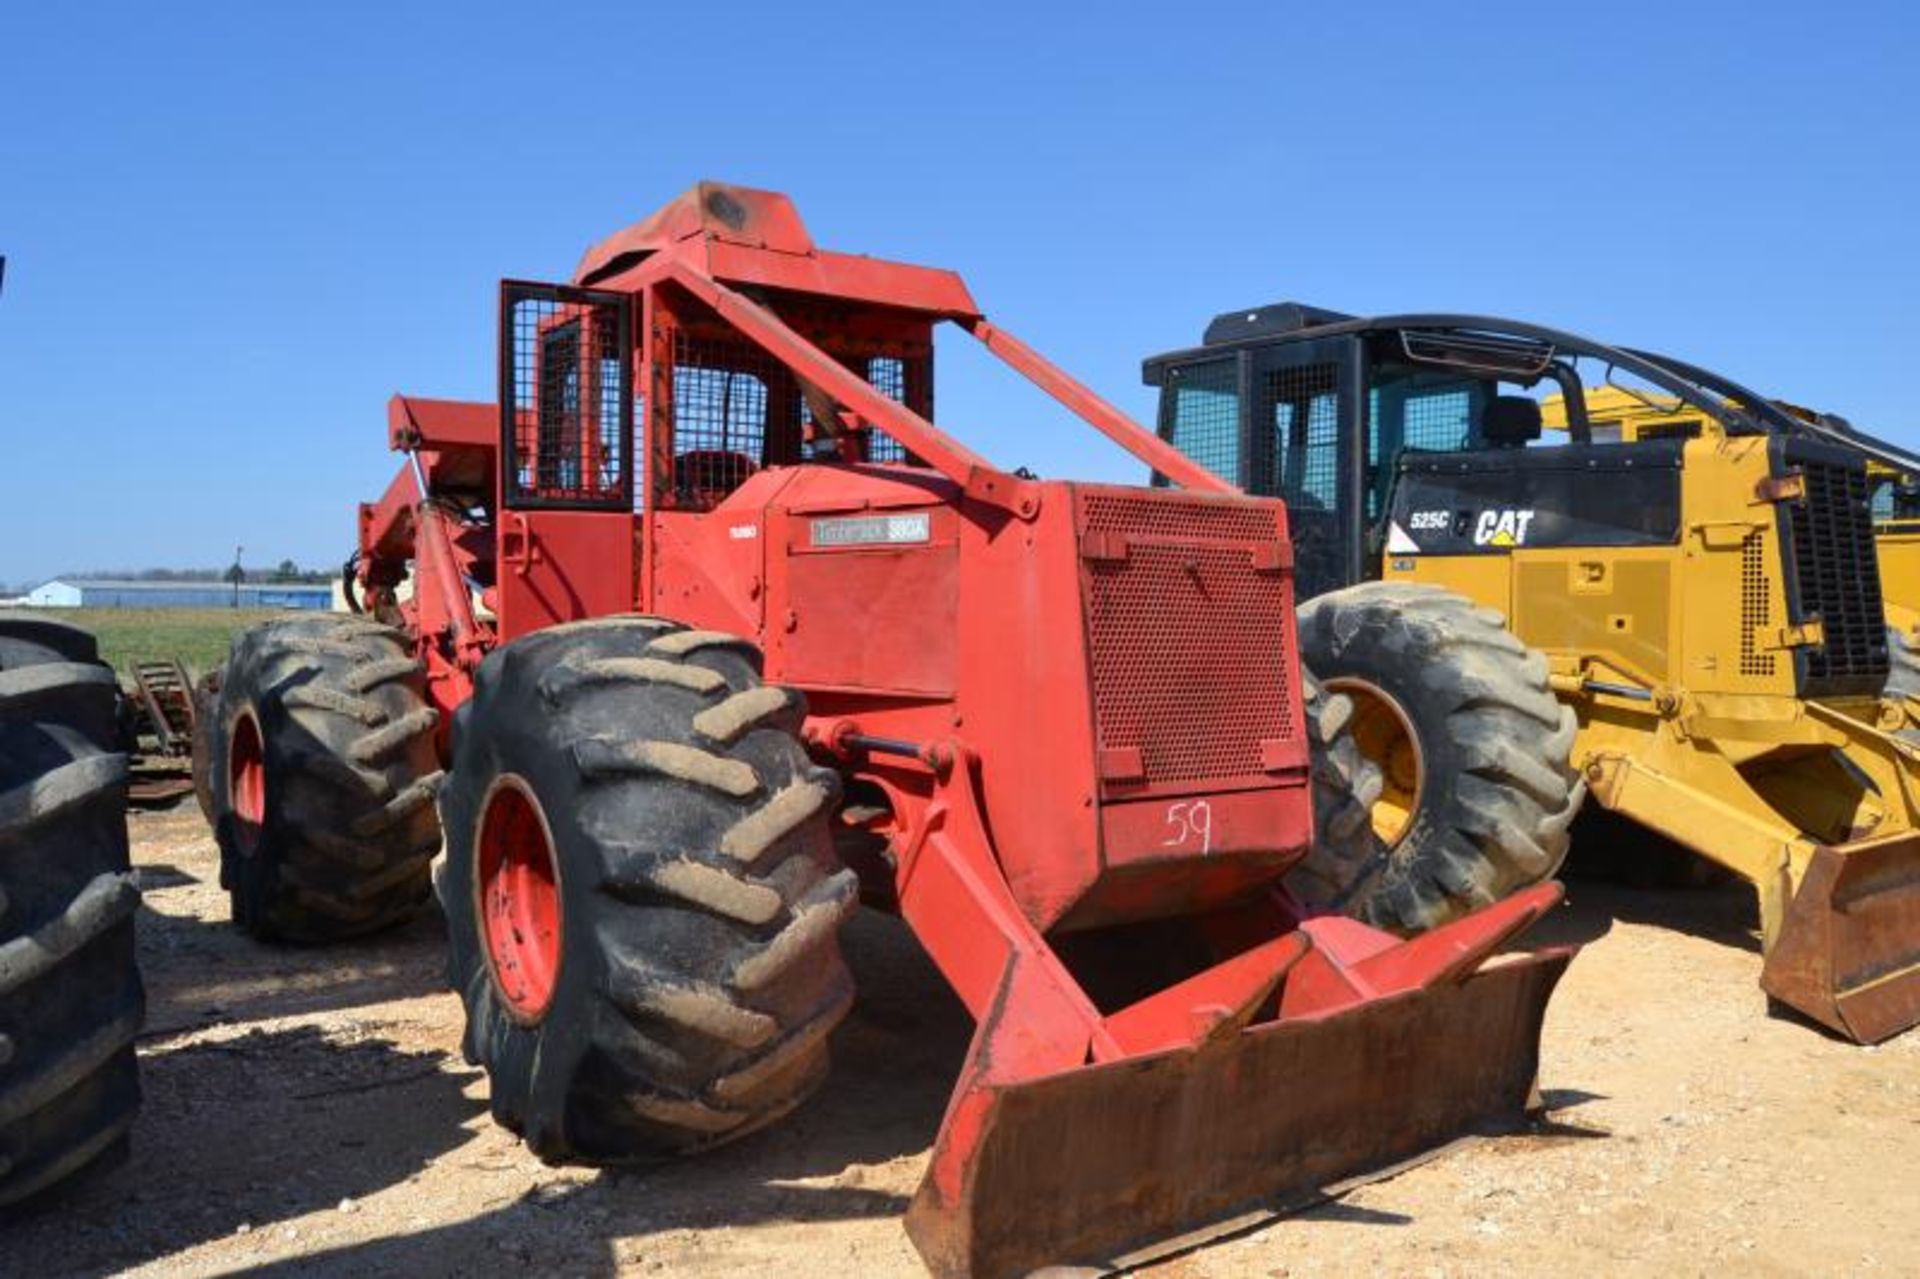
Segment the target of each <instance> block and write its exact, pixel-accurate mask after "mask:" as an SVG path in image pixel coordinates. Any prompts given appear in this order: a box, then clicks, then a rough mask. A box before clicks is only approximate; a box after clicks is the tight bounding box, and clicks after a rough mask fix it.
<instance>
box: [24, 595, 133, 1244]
mask: <svg viewBox="0 0 1920 1279" xmlns="http://www.w3.org/2000/svg"><path fill="white" fill-rule="evenodd" d="M118 698H119V691H118V688H117V686H116V684H115V681H114V676H113V672H112V671H111V670H110V669H108V668H107V667H106V666H105V665H104V664H102V663H101V662H100V660H99V657H98V651H97V649H96V648H95V645H94V641H93V639H92V637H90V636H88V635H87V634H86V633H85V632H83V631H79V630H76V629H74V628H73V627H69V626H64V625H60V624H58V623H52V622H42V621H37V620H27V619H20V618H0V1208H4V1207H6V1206H8V1205H16V1204H21V1203H24V1202H27V1201H29V1200H32V1199H34V1198H36V1197H37V1196H39V1195H41V1194H42V1193H43V1192H45V1191H47V1190H49V1189H51V1188H53V1187H54V1186H56V1185H59V1184H60V1183H62V1182H64V1181H65V1180H66V1179H67V1178H69V1177H71V1176H73V1175H74V1174H75V1173H77V1172H79V1171H81V1170H82V1169H84V1168H88V1167H90V1166H98V1165H100V1164H103V1163H104V1162H107V1161H108V1160H110V1159H112V1158H114V1157H117V1156H118V1155H119V1154H120V1153H122V1152H124V1150H125V1147H126V1140H127V1132H128V1129H129V1128H131V1127H132V1124H133V1119H134V1114H135V1112H136V1111H137V1110H138V1109H139V1105H140V1084H139V1077H138V1068H137V1066H136V1063H135V1059H134V1046H133V1041H134V1036H135V1034H136V1033H137V1032H138V1031H139V1029H140V1025H141V1021H142V1018H143V1017H144V1016H145V1011H146V997H145V993H144V991H143V990H142V987H141V984H140V973H139V969H138V967H137V966H136V964H135V956H134V913H135V910H136V909H137V907H138V906H139V901H140V894H139V890H138V889H137V888H136V887H135V885H134V880H133V875H132V873H131V867H130V865H129V861H128V856H127V825H126V810H127V757H126V755H125V754H124V753H122V752H121V751H120V750H119V749H118V745H119V733H120V725H119V714H118V705H117V703H118Z"/></svg>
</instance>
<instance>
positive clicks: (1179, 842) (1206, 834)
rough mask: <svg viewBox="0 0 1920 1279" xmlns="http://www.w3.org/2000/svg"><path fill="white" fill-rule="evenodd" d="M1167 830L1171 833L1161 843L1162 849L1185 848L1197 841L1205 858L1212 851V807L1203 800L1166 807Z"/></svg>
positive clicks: (1181, 802) (1183, 801) (1182, 801)
mask: <svg viewBox="0 0 1920 1279" xmlns="http://www.w3.org/2000/svg"><path fill="white" fill-rule="evenodd" d="M1167 830H1168V831H1170V832H1172V833H1171V834H1169V835H1168V836H1167V838H1166V839H1164V840H1162V841H1161V846H1162V847H1163V848H1185V847H1186V846H1187V845H1188V844H1191V843H1192V842H1193V841H1194V840H1195V839H1198V840H1199V841H1200V855H1201V856H1202V857H1205V856H1206V855H1207V854H1208V853H1210V852H1212V851H1213V805H1211V804H1209V803H1208V802H1207V801H1206V800H1204V799H1196V800H1192V801H1187V800H1181V801H1180V802H1179V803H1177V804H1169V805H1167Z"/></svg>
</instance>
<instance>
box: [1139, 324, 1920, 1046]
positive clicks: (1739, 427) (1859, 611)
mask: <svg viewBox="0 0 1920 1279" xmlns="http://www.w3.org/2000/svg"><path fill="white" fill-rule="evenodd" d="M1145 376H1146V380H1147V382H1148V383H1149V384H1150V385H1154V386H1157V387H1159V388H1160V390H1161V400H1160V420H1159V429H1160V432H1161V434H1162V435H1163V437H1165V438H1166V439H1168V440H1170V441H1171V442H1172V443H1173V444H1175V445H1176V446H1177V447H1178V448H1180V449H1181V450H1182V451H1183V452H1185V453H1187V454H1188V455H1189V456H1191V457H1193V458H1194V459H1196V460H1198V461H1200V462H1201V463H1203V464H1204V465H1206V466H1208V467H1210V468H1211V469H1213V470H1215V471H1216V472H1219V473H1220V474H1222V475H1225V476H1226V477H1228V478H1230V479H1233V480H1235V481H1237V482H1238V483H1239V484H1240V485H1241V486H1242V487H1244V488H1245V489H1247V490H1248V491H1250V492H1254V493H1259V494H1263V495H1271V496H1278V497H1282V498H1284V499H1285V500H1286V502H1287V505H1288V509H1289V512H1290V514H1291V516H1292V528H1293V537H1294V553H1295V559H1296V564H1297V577H1296V580H1297V582H1298V587H1299V590H1300V593H1301V596H1302V598H1303V599H1307V600H1308V602H1306V603H1304V604H1303V605H1302V606H1301V608H1300V626H1301V657H1302V660H1303V661H1304V662H1305V663H1306V664H1307V666H1308V667H1309V668H1310V669H1311V670H1312V671H1313V672H1314V674H1315V675H1316V676H1317V677H1318V678H1319V679H1321V680H1322V681H1324V682H1325V683H1326V684H1327V685H1328V686H1329V687H1331V688H1333V689H1335V690H1336V691H1338V692H1341V693H1344V694H1345V695H1346V696H1347V697H1348V698H1349V699H1350V700H1351V701H1352V703H1353V704H1354V706H1355V712H1354V713H1355V720H1356V722H1355V735H1356V737H1357V738H1358V739H1359V740H1360V741H1361V743H1362V745H1363V746H1364V747H1365V748H1366V751H1367V753H1368V754H1369V755H1370V756H1371V757H1372V758H1374V759H1375V760H1376V761H1377V762H1378V763H1379V764H1380V765H1381V773H1382V775H1383V782H1382V785H1381V787H1380V791H1379V795H1378V797H1377V799H1376V801H1375V803H1374V809H1373V811H1374V823H1373V825H1374V832H1375V835H1376V837H1377V847H1376V849H1375V850H1374V852H1373V853H1372V855H1370V856H1368V857H1366V858H1363V859H1360V860H1357V861H1345V862H1333V861H1331V860H1328V859H1322V860H1321V862H1320V863H1319V864H1318V865H1317V867H1316V869H1317V870H1318V871H1319V874H1320V883H1321V889H1322V896H1323V898H1325V899H1326V900H1327V901H1329V902H1332V903H1338V904H1341V905H1343V906H1345V907H1346V908H1347V909H1348V910H1350V911H1352V912H1353V913H1355V914H1358V915H1360V916H1361V917H1362V918H1366V919H1369V920H1371V921H1374V922H1378V923H1385V924H1388V925H1390V926H1392V927H1395V928H1397V929H1399V930H1401V931H1418V930H1420V929H1423V928H1427V927H1431V926H1432V925H1434V924H1436V923H1439V922H1441V921H1444V920H1446V919H1448V918H1451V917H1453V916H1454V915H1455V914H1457V913H1458V912H1460V911H1463V910H1466V909H1469V908H1471V907H1473V906H1474V905H1476V904H1478V903H1480V902H1483V901H1485V900H1488V899H1489V898H1493V897H1499V896H1502V895H1504V894H1506V893H1508V892H1512V891H1515V890H1516V889H1517V888H1518V887H1519V886H1521V885H1524V884H1527V883H1531V882H1534V881H1536V880H1538V879H1540V878H1542V877H1545V876H1547V875H1549V874H1551V873H1552V872H1553V870H1554V869H1555V868H1556V867H1557V865H1558V864H1559V860H1560V858H1561V857H1562V856H1563V855H1564V853H1565V851H1566V847H1567V843H1568V838H1569V836H1568V825H1569V823H1570V822H1571V819H1572V816H1573V810H1574V808H1575V807H1577V806H1578V804H1579V802H1580V799H1581V794H1580V789H1581V787H1582V786H1584V788H1585V790H1586V793H1587V794H1590V795H1591V796H1592V797H1593V799H1594V800H1595V801H1597V802H1598V803H1600V804H1602V805H1604V806H1605V807H1606V808H1608V809H1611V810H1613V811H1614V812H1616V813H1619V814H1621V815H1623V816H1625V817H1627V818H1630V819H1632V820H1634V821H1636V822H1638V823H1640V824H1642V825H1644V826H1646V827H1648V828H1650V829H1652V830H1654V831H1657V832H1659V833H1660V834H1662V835H1665V836H1667V837H1668V838H1670V839H1673V840H1675V841H1677V842H1679V843H1681V844H1683V845H1685V846H1686V847H1688V848H1690V849H1692V850H1693V851H1694V852H1696V853H1699V854H1700V855H1702V856H1704V857H1707V858H1710V859H1712V860H1713V861H1715V862H1718V863H1720V864H1721V865H1723V866H1725V867H1727V868H1729V869H1730V870H1732V871H1734V872H1736V873H1737V874H1739V875H1741V876H1743V877H1745V878H1746V879H1747V880H1749V881H1750V882H1751V883H1752V884H1753V885H1754V887H1755V889H1756V890H1757V891H1758V893H1759V898H1760V929H1761V939H1762V945H1763V948H1764V952H1765V962H1764V966H1763V968H1762V973H1761V985H1762V986H1763V987H1764V988H1765V989H1766V991H1767V992H1768V993H1769V994H1770V995H1772V996H1773V997H1775V998H1777V999H1779V1000H1780V1001H1782V1002H1784V1003H1786V1004H1788V1005H1790V1006H1792V1007H1793V1008H1795V1009H1798V1010H1799V1011H1800V1012H1802V1013H1804V1014H1806V1015H1808V1016H1810V1017H1813V1018H1815V1019H1817V1020H1818V1021H1820V1022H1822V1023H1824V1024H1826V1025H1827V1026H1829V1027H1831V1028H1833V1029H1834V1030H1836V1031H1838V1032H1840V1033H1842V1034H1844V1035H1847V1036H1850V1037H1852V1038H1854V1039H1856V1040H1860V1041H1863V1042H1872V1041H1875V1040H1879V1039H1883V1038H1885V1037H1887V1036H1889V1035H1892V1034H1894V1033H1896V1032H1898V1031H1900V1030H1902V1029H1904V1028H1905V1027H1907V1026H1909V1025H1912V1024H1913V1023H1914V1022H1915V1021H1916V1020H1920V752H1916V748H1915V747H1914V746H1913V745H1911V744H1909V743H1907V742H1905V741H1902V740H1901V739H1899V738H1897V737H1896V736H1894V735H1893V734H1892V733H1890V732H1889V731H1887V730H1886V729H1885V728H1884V727H1881V726H1879V720H1880V716H1879V710H1878V706H1877V702H1878V699H1879V697H1880V695H1881V690H1882V688H1883V686H1884V685H1885V684H1886V681H1887V674H1888V668H1889V655H1888V643H1887V623H1886V613H1885V608H1884V605H1883V602H1882V598H1881V591H1880V581H1879V562H1878V558H1877V556H1876V547H1875V538H1874V526H1873V520H1872V517H1871V514H1870V512H1869V509H1868V495H1869V491H1870V486H1871V483H1872V480H1871V477H1870V476H1869V473H1868V469H1867V464H1866V461H1865V459H1864V457H1863V454H1862V452H1861V450H1860V448H1859V447H1858V442H1857V439H1852V438H1842V433H1840V432H1838V431H1836V430H1835V429H1834V428H1833V427H1831V426H1830V425H1828V424H1826V423H1823V422H1817V421H1816V422H1808V421H1805V420H1803V419H1802V418H1799V417H1796V416H1794V415H1793V414H1791V413H1788V412H1786V411H1783V410H1782V409H1780V408H1778V407H1777V406H1775V405H1774V404H1772V403H1771V402H1769V401H1768V400H1766V399H1765V398H1764V397H1762V396H1759V395H1756V394H1754V393H1753V392H1751V391H1748V390H1746V389H1745V388H1743V387H1740V386H1738V385H1736V384H1734V383H1732V382H1729V381H1727V380H1726V379H1724V378H1721V377H1718V376H1717V375H1714V374H1711V373H1708V372H1706V371H1705V370H1702V369H1699V368H1696V367H1694V366H1692V365H1688V364H1685V363H1682V362H1679V361H1675V360H1669V359H1665V358H1662V357H1656V356H1650V355H1646V354H1643V353H1638V352H1633V351H1628V350H1622V349H1619V348H1614V347H1609V346H1605V345H1603V344H1601V343H1597V342H1593V341H1590V340H1588V339H1585V338H1581V337H1576V336H1574V335H1573V334H1569V333H1563V332H1558V331H1555V330H1552V329H1546V328H1542V327H1539V326H1537V325H1531V324H1524V323H1518V322H1514V321H1509V320H1498V319H1489V318H1485V317H1478V316H1463V315H1403V316H1391V317H1384V318H1376V319H1356V318H1353V317H1350V316H1345V315H1340V314H1337V313H1335V312H1330V311H1324V310H1320V309H1317V308H1313V307H1307V306H1302V305H1299V304H1295V303H1283V304H1280V305H1276V306H1269V307H1263V308H1258V309H1255V310H1251V311H1240V312H1233V313H1230V314H1227V315H1223V316H1221V317H1219V318H1218V319H1216V320H1215V321H1214V322H1213V323H1212V324H1211V325H1210V326H1209V327H1208V330H1207V333H1206V337H1205V340H1204V344H1203V345H1202V346H1200V347H1198V348H1194V349H1191V350H1185V351H1178V352H1173V353H1170V354H1167V355H1161V356H1157V357H1154V358H1152V359H1149V360H1148V361H1147V362H1146V364H1145ZM1609 388H1613V389H1616V390H1619V391H1621V392H1622V393H1630V394H1632V395H1635V396H1638V397H1641V398H1642V399H1643V400H1644V401H1647V402H1658V403H1663V404H1667V405H1672V406H1684V411H1685V413H1686V414H1687V415H1688V417H1689V418H1691V419H1693V420H1694V425H1693V426H1691V427H1689V428H1688V429H1686V430H1684V431H1674V432H1668V433H1663V434H1659V435H1650V436H1648V437H1638V436H1636V437H1634V438H1627V437H1626V435H1625V433H1624V432H1620V431H1616V430H1607V429H1603V423H1602V420H1601V419H1602V414H1601V411H1600V407H1601V404H1602V403H1604V402H1605V401H1603V400H1602V399H1601V396H1602V394H1603V393H1604V392H1605V391H1606V390H1607V389H1609ZM1546 393H1554V394H1558V395H1559V396H1560V397H1561V398H1562V402H1563V412H1564V416H1565V420H1566V427H1567V435H1566V439H1565V442H1563V443H1549V442H1547V441H1545V440H1543V438H1542V426H1543V414H1542V410H1541V397H1542V396H1543V395H1544V394H1546ZM1655 397H1661V398H1659V399H1656V398H1655ZM1308 597H1317V598H1308ZM1561 716H1563V717H1564V718H1557V717H1561Z"/></svg>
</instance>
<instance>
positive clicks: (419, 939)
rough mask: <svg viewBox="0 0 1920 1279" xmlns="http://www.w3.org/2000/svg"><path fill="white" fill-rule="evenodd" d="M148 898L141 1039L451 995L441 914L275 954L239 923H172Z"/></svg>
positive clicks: (161, 903)
mask: <svg viewBox="0 0 1920 1279" xmlns="http://www.w3.org/2000/svg"><path fill="white" fill-rule="evenodd" d="M166 905H167V903H166V901H165V899H164V898H163V897H161V896H160V895H158V894H149V895H148V897H147V898H146V901H145V903H144V905H143V907H142V909H141V912H140V917H139V930H140V965H141V969H142V971H143V972H144V973H145V975H146V982H147V1029H146V1031H145V1033H144V1034H143V1035H142V1038H143V1039H147V1040H151V1039H155V1038H159V1037H162V1036H167V1035H177V1034H180V1033H183V1032H185V1031H189V1030H194V1029H198V1028H200V1027H204V1026H218V1025H230V1024H232V1023H235V1022H249V1021H259V1020H262V1019H264V1018H269V1017H296V1016H304V1015H306V1014H310V1013H321V1012H335V1011H339V1010H343V1009H350V1008H357V1007H362V1006H365V1005H368V1004H377V1003H384V1002H386V1001H388V1000H394V999H407V998H411V997H414V996H418V995H429V994H435V993H438V992H439V991H442V990H444V989H445V988H446V925H445V923H444V921H443V920H442V918H441V915H440V912H439V908H438V907H437V906H431V905H430V906H429V907H428V909H427V910H426V911H425V912H424V913H423V914H422V915H420V916H419V917H418V918H416V919H414V920H412V921H411V922H409V923H407V924H405V925H403V926H401V927H399V928H397V929H394V930H392V931H391V932H386V933H381V934H379V935H378V936H374V937H368V938H365V939H362V940H359V941H352V942H344V943H341V944H338V945H333V946H327V947H299V946H270V945H267V944H266V943H264V942H260V941H256V940H254V939H253V938H251V937H248V936H247V935H246V934H244V933H242V932H241V931H240V930H239V929H237V928H235V927H234V926H233V925H232V924H230V923H227V922H225V921H224V920H222V921H217V922H216V921H209V920H204V919H197V918H194V917H193V916H191V915H174V914H170V913H168V912H167V910H166V909H165V907H166Z"/></svg>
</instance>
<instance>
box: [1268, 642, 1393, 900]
mask: <svg viewBox="0 0 1920 1279" xmlns="http://www.w3.org/2000/svg"><path fill="white" fill-rule="evenodd" d="M1300 685H1301V699H1302V701H1303V703H1304V710H1305V712H1306V721H1307V749H1308V758H1309V760H1310V762H1311V765H1312V773H1311V775H1312V778H1313V847H1312V848H1310V849H1308V850H1307V855H1306V856H1305V857H1304V858H1302V859H1301V860H1300V861H1299V863H1298V864H1296V865H1295V866H1294V868H1293V869H1292V870H1291V871H1289V872H1288V873H1287V881H1286V882H1287V888H1288V889H1289V890H1290V891H1291V892H1292V893H1293V894H1294V895H1295V896H1296V897H1299V898H1300V899H1301V900H1302V901H1304V902H1307V903H1309V904H1311V905H1314V906H1318V907H1324V908H1327V909H1330V910H1341V911H1344V910H1346V909H1348V907H1349V905H1350V903H1351V902H1352V901H1354V899H1356V898H1360V897H1364V896H1365V895H1366V894H1367V893H1368V892H1369V891H1371V890H1372V888H1373V887H1374V886H1375V885H1376V884H1377V883H1378V881H1379V878H1380V876H1381V875H1382V874H1383V873H1384V872H1385V871H1386V868H1387V846H1386V843H1385V842H1384V841H1383V840H1381V838H1380V837H1379V836H1378V835H1376V834H1375V833H1374V829H1373V807H1374V805H1375V804H1377V803H1379V802H1380V797H1381V792H1382V789H1383V785H1384V783H1383V778H1382V775H1381V770H1380V765H1379V764H1377V763H1376V762H1374V761H1373V760H1371V759H1369V758H1367V756H1366V755H1365V754H1364V753H1362V751H1361V750H1360V747H1359V744H1358V743H1357V742H1355V741H1354V737H1353V702H1352V700H1351V699H1350V698H1348V697H1346V696H1345V695H1344V694H1341V693H1329V692H1327V691H1326V689H1324V688H1322V687H1321V686H1320V681H1319V680H1317V679H1315V678H1314V677H1313V673H1312V672H1311V671H1308V670H1307V669H1306V668H1304V667H1302V668H1301V671H1300Z"/></svg>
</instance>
